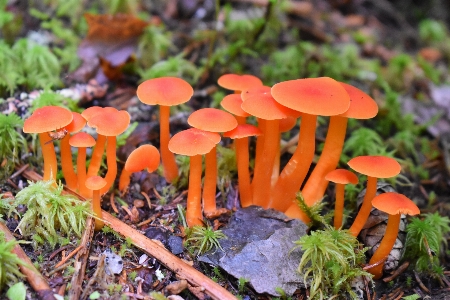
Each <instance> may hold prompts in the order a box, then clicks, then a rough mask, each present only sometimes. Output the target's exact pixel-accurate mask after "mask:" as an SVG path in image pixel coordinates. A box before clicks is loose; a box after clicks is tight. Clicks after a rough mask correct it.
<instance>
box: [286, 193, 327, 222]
mask: <svg viewBox="0 0 450 300" xmlns="http://www.w3.org/2000/svg"><path fill="white" fill-rule="evenodd" d="M295 200H296V202H297V205H298V207H300V209H301V210H302V211H303V212H304V213H305V214H306V215H307V216H308V218H309V219H310V220H311V222H310V224H308V225H311V226H315V225H320V224H329V223H330V221H331V217H332V215H329V219H326V218H325V216H322V215H321V214H320V212H321V211H322V209H323V207H324V206H325V204H326V203H325V202H324V201H318V202H317V203H315V204H314V205H312V206H308V205H307V204H306V202H305V199H304V198H303V195H302V193H301V192H298V193H297V195H296V196H295Z"/></svg>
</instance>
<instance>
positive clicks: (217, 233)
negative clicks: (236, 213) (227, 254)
mask: <svg viewBox="0 0 450 300" xmlns="http://www.w3.org/2000/svg"><path fill="white" fill-rule="evenodd" d="M225 238H227V237H226V235H225V234H223V232H222V231H221V230H214V229H213V228H212V227H211V226H209V225H208V226H206V227H203V226H194V227H192V229H190V230H189V232H188V234H187V239H186V244H187V245H188V247H189V248H190V250H193V251H194V252H195V253H196V254H198V255H201V254H203V253H205V252H208V251H210V250H212V249H214V248H220V249H221V250H223V249H222V247H221V246H220V243H219V240H220V239H225Z"/></svg>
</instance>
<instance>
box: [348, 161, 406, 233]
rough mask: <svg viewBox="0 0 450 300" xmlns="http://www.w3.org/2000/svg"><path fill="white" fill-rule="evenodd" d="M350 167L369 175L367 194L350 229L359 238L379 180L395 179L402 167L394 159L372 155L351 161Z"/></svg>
mask: <svg viewBox="0 0 450 300" xmlns="http://www.w3.org/2000/svg"><path fill="white" fill-rule="evenodd" d="M348 165H349V166H350V168H352V169H353V170H355V171H356V172H358V173H361V174H364V175H367V187H366V194H365V195H364V199H363V202H362V204H361V208H360V209H359V212H358V214H357V215H356V218H355V220H354V221H353V224H352V226H350V228H349V232H350V233H351V234H352V235H353V236H358V234H359V232H360V231H361V229H362V228H363V226H364V224H366V221H367V218H368V217H369V214H370V210H371V208H372V203H371V202H372V199H373V198H374V197H375V195H376V193H377V180H378V178H390V177H394V176H396V175H398V174H399V173H400V171H401V168H402V167H401V166H400V164H399V163H398V162H397V161H396V160H395V159H393V158H390V157H386V156H370V155H368V156H357V157H355V158H352V159H351V160H349V162H348Z"/></svg>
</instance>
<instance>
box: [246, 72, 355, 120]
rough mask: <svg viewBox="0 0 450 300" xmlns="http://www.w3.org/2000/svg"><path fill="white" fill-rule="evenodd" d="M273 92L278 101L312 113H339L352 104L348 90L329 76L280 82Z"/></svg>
mask: <svg viewBox="0 0 450 300" xmlns="http://www.w3.org/2000/svg"><path fill="white" fill-rule="evenodd" d="M271 93H272V96H273V97H274V98H275V100H276V101H277V102H278V103H280V104H282V105H284V106H286V107H288V108H291V109H293V110H297V111H300V112H304V113H307V114H311V115H321V116H333V115H338V114H342V113H344V112H346V111H347V110H348V108H349V106H350V97H349V95H348V93H347V91H346V90H345V89H344V87H343V86H342V85H341V84H340V83H339V82H337V81H336V80H334V79H332V78H329V77H319V78H306V79H296V80H288V81H284V82H280V83H277V84H275V85H274V86H273V87H272V90H271ZM244 101H245V100H244Z"/></svg>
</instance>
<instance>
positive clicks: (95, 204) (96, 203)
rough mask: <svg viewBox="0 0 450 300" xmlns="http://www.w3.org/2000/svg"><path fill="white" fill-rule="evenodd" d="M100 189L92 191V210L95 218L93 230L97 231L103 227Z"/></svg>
mask: <svg viewBox="0 0 450 300" xmlns="http://www.w3.org/2000/svg"><path fill="white" fill-rule="evenodd" d="M100 201H101V199H100V190H94V191H93V192H92V211H93V212H94V215H95V216H96V218H95V231H99V230H101V229H102V228H103V225H105V223H104V222H103V220H102V207H101V205H100Z"/></svg>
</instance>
